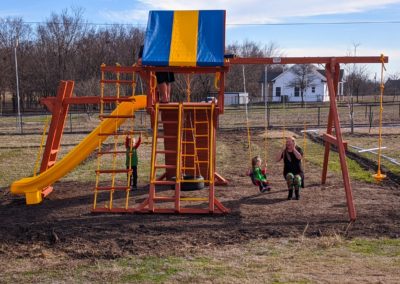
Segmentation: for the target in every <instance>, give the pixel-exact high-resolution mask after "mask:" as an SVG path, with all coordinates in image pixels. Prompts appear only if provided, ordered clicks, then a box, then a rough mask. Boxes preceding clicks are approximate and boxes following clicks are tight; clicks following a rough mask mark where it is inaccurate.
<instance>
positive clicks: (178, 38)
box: [169, 11, 199, 66]
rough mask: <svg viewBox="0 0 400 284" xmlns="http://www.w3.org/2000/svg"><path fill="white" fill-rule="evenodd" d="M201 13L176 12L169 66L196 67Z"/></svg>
mask: <svg viewBox="0 0 400 284" xmlns="http://www.w3.org/2000/svg"><path fill="white" fill-rule="evenodd" d="M198 23H199V11H175V12H174V22H173V27H172V37H171V48H170V55H169V66H196V61H197V34H198Z"/></svg>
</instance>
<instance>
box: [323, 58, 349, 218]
mask: <svg viewBox="0 0 400 284" xmlns="http://www.w3.org/2000/svg"><path fill="white" fill-rule="evenodd" d="M325 73H326V80H327V85H328V93H329V101H330V107H329V116H328V124H327V127H326V134H324V135H323V138H324V141H325V154H324V163H323V167H322V177H321V183H322V184H325V182H326V176H327V172H328V160H329V151H330V149H331V144H332V145H335V146H336V148H337V150H338V152H339V160H340V167H341V169H342V177H343V183H344V190H345V193H346V201H347V209H348V213H349V217H350V220H351V221H354V220H355V219H356V209H355V207H354V202H353V193H352V190H351V184H350V177H349V169H348V167H347V161H346V146H347V143H346V142H344V141H343V137H342V130H341V128H340V120H339V113H338V110H337V104H336V96H337V91H338V90H337V89H338V83H339V74H340V66H339V63H335V60H334V59H332V60H331V62H330V63H327V64H326V65H325ZM333 127H335V136H333V135H332V130H333Z"/></svg>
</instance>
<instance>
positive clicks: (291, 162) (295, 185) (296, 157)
mask: <svg viewBox="0 0 400 284" xmlns="http://www.w3.org/2000/svg"><path fill="white" fill-rule="evenodd" d="M282 159H283V165H284V166H283V176H284V177H285V179H286V182H287V185H288V190H289V195H288V200H291V199H292V197H293V190H294V193H295V195H296V199H297V200H299V199H300V187H303V188H304V172H303V167H302V165H301V159H303V150H302V149H301V148H300V147H299V146H297V145H296V139H295V138H294V137H288V138H286V145H285V147H283V149H282V150H281V151H280V152H279V153H278V155H277V159H276V161H277V162H279V161H281V160H282Z"/></svg>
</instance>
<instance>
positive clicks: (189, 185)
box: [172, 175, 204, 191]
mask: <svg viewBox="0 0 400 284" xmlns="http://www.w3.org/2000/svg"><path fill="white" fill-rule="evenodd" d="M172 180H175V177H172ZM183 180H196V181H198V182H184V181H182V182H181V190H182V191H192V190H201V189H204V178H203V177H202V176H196V177H194V176H189V175H185V176H184V177H183ZM172 188H174V186H172Z"/></svg>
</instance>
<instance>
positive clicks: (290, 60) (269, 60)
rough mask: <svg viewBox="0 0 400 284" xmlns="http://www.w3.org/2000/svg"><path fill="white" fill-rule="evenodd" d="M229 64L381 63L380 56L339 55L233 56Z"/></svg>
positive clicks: (387, 59)
mask: <svg viewBox="0 0 400 284" xmlns="http://www.w3.org/2000/svg"><path fill="white" fill-rule="evenodd" d="M383 61H384V63H388V61H389V58H388V57H387V56H384V57H383ZM227 62H229V64H330V63H332V62H336V63H339V64H340V63H343V64H349V63H363V64H367V63H382V58H381V57H380V56H341V57H264V58H256V57H247V58H242V57H234V58H231V59H229V60H227Z"/></svg>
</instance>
